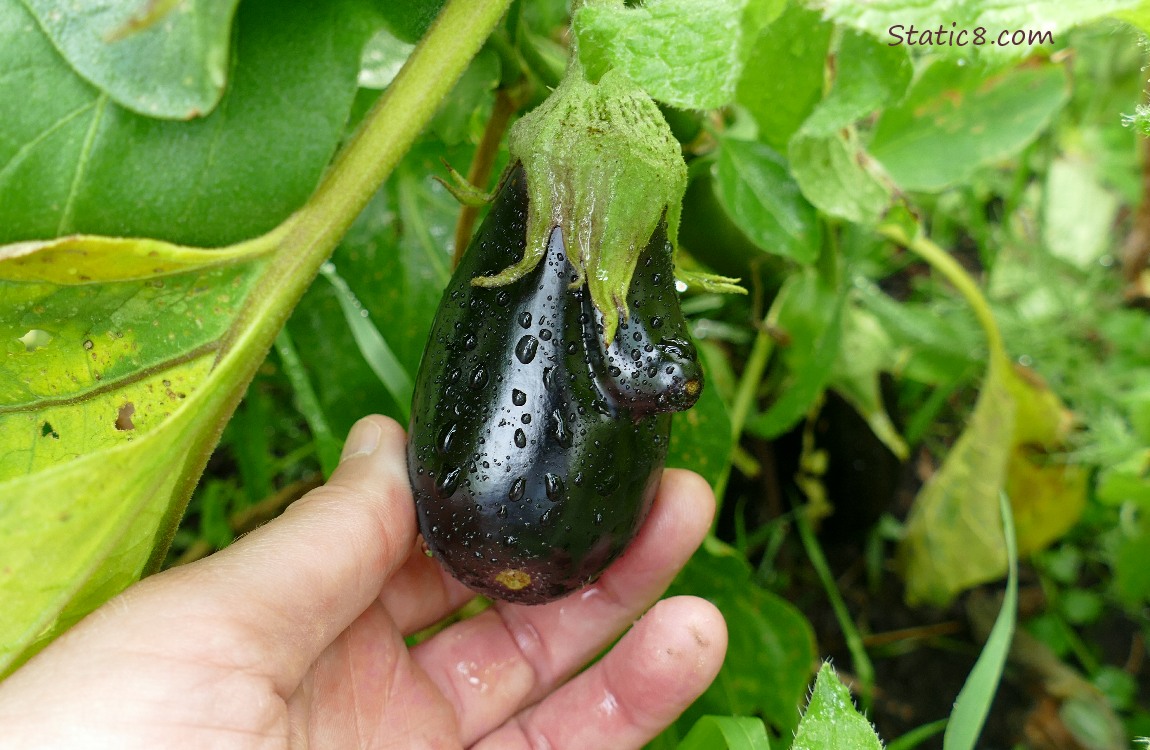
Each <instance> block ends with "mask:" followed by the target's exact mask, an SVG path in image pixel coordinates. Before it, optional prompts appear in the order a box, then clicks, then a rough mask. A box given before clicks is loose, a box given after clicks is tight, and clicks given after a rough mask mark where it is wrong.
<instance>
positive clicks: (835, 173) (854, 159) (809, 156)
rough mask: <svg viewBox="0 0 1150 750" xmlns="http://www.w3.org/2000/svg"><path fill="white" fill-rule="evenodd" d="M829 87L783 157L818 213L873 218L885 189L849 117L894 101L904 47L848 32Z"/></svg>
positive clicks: (904, 68)
mask: <svg viewBox="0 0 1150 750" xmlns="http://www.w3.org/2000/svg"><path fill="white" fill-rule="evenodd" d="M835 60H836V62H835V69H836V71H837V75H836V77H835V82H834V87H833V88H832V89H831V92H830V93H829V94H828V95H827V97H826V99H824V100H823V101H821V102H819V105H818V106H817V107H816V108H815V110H814V111H813V112H812V113H811V115H810V117H808V118H807V119H806V121H805V122H804V123H803V125H802V127H801V128H800V129H799V131H798V132H797V133H795V135H794V136H793V137H792V138H791V140H790V143H789V145H788V148H787V159H788V160H789V161H790V164H791V171H792V173H793V174H794V177H795V180H796V181H797V182H798V183H799V187H801V188H802V191H803V195H805V196H806V197H807V199H808V200H809V201H810V202H811V203H813V204H814V205H815V206H816V207H818V208H819V209H820V210H821V211H823V212H824V213H826V214H829V215H831V216H834V217H837V218H840V219H845V220H847V221H851V222H855V223H857V224H873V223H875V222H877V221H878V220H879V219H880V218H881V217H882V215H883V213H884V212H885V211H886V209H887V207H888V206H889V204H890V199H891V187H890V185H889V184H887V181H886V180H885V179H884V178H883V176H882V175H881V174H880V170H879V169H878V168H877V165H876V164H875V163H874V161H873V160H872V159H870V158H869V157H868V156H867V155H866V153H865V152H864V151H863V149H862V147H861V145H860V144H859V142H858V137H857V135H856V134H855V131H854V127H853V125H854V123H855V121H857V120H859V119H861V118H863V117H866V116H868V115H869V114H870V113H871V112H873V111H875V110H876V109H878V108H879V107H881V106H883V105H884V104H886V103H887V102H889V101H894V100H897V99H899V98H900V97H901V96H902V95H903V92H904V91H905V90H906V87H907V84H908V83H910V76H911V65H910V59H909V58H908V57H907V54H906V51H905V49H903V48H901V47H887V46H885V45H880V44H878V43H877V42H876V41H874V40H873V39H871V38H870V37H867V36H864V35H862V34H857V33H853V32H847V33H846V34H844V35H843V39H842V42H841V43H840V44H839V48H838V51H837V53H836V55H835Z"/></svg>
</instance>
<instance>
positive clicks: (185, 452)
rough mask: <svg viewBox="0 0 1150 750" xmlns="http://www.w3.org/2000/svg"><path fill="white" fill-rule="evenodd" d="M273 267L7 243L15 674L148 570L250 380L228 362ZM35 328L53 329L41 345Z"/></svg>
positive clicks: (6, 466) (9, 625)
mask: <svg viewBox="0 0 1150 750" xmlns="http://www.w3.org/2000/svg"><path fill="white" fill-rule="evenodd" d="M265 265H266V261H265V260H264V259H263V258H261V257H253V256H251V253H250V252H245V251H244V250H243V249H242V248H240V249H233V250H228V251H207V250H196V249H192V248H181V247H176V246H172V245H167V244H165V243H160V242H155V241H151V240H141V241H133V240H113V239H106V238H85V237H77V238H66V239H63V240H57V241H53V242H47V243H41V244H36V245H32V244H24V245H15V246H8V247H7V248H3V249H0V298H2V299H4V300H5V302H6V304H5V305H4V306H3V308H0V315H2V316H3V317H2V318H0V338H2V339H4V340H6V341H8V342H9V343H8V345H7V346H6V348H5V350H4V351H5V355H4V358H3V360H2V361H0V384H2V386H3V389H2V391H0V497H3V498H4V503H2V504H0V549H3V550H4V556H3V564H2V565H0V590H2V591H3V599H4V602H5V610H6V612H7V613H8V614H9V616H8V617H5V618H2V619H0V671H7V670H8V669H11V668H12V666H14V664H16V663H18V662H19V661H20V660H22V659H24V658H26V657H27V656H28V655H29V653H30V651H31V650H34V649H35V648H36V644H37V643H38V642H44V641H46V640H48V639H50V638H51V637H53V636H54V635H56V634H58V633H59V632H60V631H61V630H63V629H64V628H66V627H67V626H68V625H70V624H71V623H72V622H74V621H75V620H77V619H79V618H80V617H82V616H83V615H84V614H86V613H87V612H88V611H90V610H91V609H93V608H94V607H96V606H97V605H98V604H100V603H102V602H103V601H104V600H105V599H107V598H108V597H109V596H110V595H112V594H114V593H116V592H117V591H119V590H120V589H122V588H124V587H125V586H126V585H127V584H128V583H129V582H131V581H132V580H134V579H135V578H136V577H138V576H139V574H140V572H141V570H142V569H143V566H144V564H145V563H146V562H147V560H148V557H149V555H150V554H151V552H152V546H153V542H154V538H155V535H156V529H157V528H158V526H159V525H160V521H161V519H162V518H163V516H164V515H165V514H166V513H167V511H168V502H169V498H170V497H171V495H172V494H173V492H174V491H175V488H176V484H177V482H178V481H179V480H180V478H181V474H182V471H183V469H184V463H185V461H186V460H187V459H188V457H189V455H190V454H191V453H193V451H194V449H195V448H196V445H197V441H198V440H200V439H201V438H202V433H203V432H204V429H205V427H206V426H207V425H210V424H212V423H213V422H214V421H215V420H218V418H219V417H218V415H219V413H220V410H221V409H222V408H224V406H225V404H226V403H227V399H228V394H229V392H230V391H231V390H233V389H234V388H235V387H236V384H237V378H238V377H240V376H238V375H237V370H241V369H242V368H240V367H239V366H238V364H237V362H236V358H235V357H231V358H229V357H226V356H225V357H224V358H223V359H222V360H221V359H219V358H220V357H221V356H222V355H224V353H225V352H224V348H223V347H224V346H225V344H227V343H228V342H229V340H230V339H229V335H230V334H231V333H232V331H231V325H232V322H233V320H234V319H235V316H236V315H237V313H238V312H239V311H240V310H241V309H243V307H244V306H245V304H247V301H248V300H247V298H248V295H249V292H250V290H251V289H252V286H253V283H254V281H255V280H256V278H257V277H258V275H259V273H260V272H261V271H262V269H263V268H264V267H265ZM27 330H43V331H46V332H48V333H49V334H50V336H51V339H50V340H49V341H47V342H46V343H45V345H44V346H41V347H37V348H36V349H34V350H31V351H29V350H28V347H27V346H26V345H24V344H21V343H18V342H16V341H15V340H16V339H17V338H18V337H19V336H21V334H23V333H24V332H25V331H27Z"/></svg>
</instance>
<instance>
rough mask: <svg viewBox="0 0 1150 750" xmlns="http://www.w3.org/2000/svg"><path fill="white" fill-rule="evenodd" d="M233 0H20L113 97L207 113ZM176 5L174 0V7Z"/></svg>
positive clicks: (153, 111)
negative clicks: (183, 0) (191, 0)
mask: <svg viewBox="0 0 1150 750" xmlns="http://www.w3.org/2000/svg"><path fill="white" fill-rule="evenodd" d="M238 3H239V0H204V1H201V2H196V3H188V4H182V5H181V4H179V3H175V2H171V1H170V0H169V1H168V2H157V1H156V0H137V1H136V2H123V1H122V0H79V1H78V2H77V1H76V0H26V2H25V5H26V6H27V7H28V10H30V11H31V12H32V14H33V15H34V16H35V17H36V21H37V23H39V24H40V27H41V28H42V29H44V31H45V33H47V35H48V37H49V38H50V39H51V40H52V44H53V46H55V48H56V49H57V50H59V51H60V54H62V55H63V56H64V58H65V59H66V60H67V61H68V64H69V65H71V66H72V68H73V69H75V70H76V72H77V73H79V74H80V76H81V77H82V78H84V79H85V80H86V81H88V82H89V83H92V84H93V85H95V86H96V87H98V88H99V89H101V90H102V91H104V92H106V93H107V94H108V95H109V97H110V98H111V99H112V101H114V102H115V103H116V104H119V105H120V106H122V107H124V108H125V109H128V110H131V111H133V112H136V113H138V114H141V115H145V116H147V117H160V118H164V119H172V120H188V119H191V118H193V117H202V116H203V115H206V114H207V113H208V112H211V111H212V110H213V109H214V108H215V106H216V104H217V103H218V102H219V100H220V96H221V95H222V94H223V91H224V85H225V84H226V83H227V73H228V70H227V66H228V47H229V45H230V42H231V27H232V16H233V15H234V14H235V11H236V5H237V4H238ZM176 6H179V7H176Z"/></svg>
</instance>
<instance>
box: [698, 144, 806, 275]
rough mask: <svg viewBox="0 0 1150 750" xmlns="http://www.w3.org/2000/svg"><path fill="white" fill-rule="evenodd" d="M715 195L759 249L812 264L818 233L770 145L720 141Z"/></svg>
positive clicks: (800, 194) (784, 167)
mask: <svg viewBox="0 0 1150 750" xmlns="http://www.w3.org/2000/svg"><path fill="white" fill-rule="evenodd" d="M715 193H716V196H717V197H718V199H719V202H720V203H721V204H722V206H723V208H724V209H725V210H726V212H727V214H728V215H729V216H730V217H731V220H732V221H734V223H735V225H736V226H738V227H739V229H741V230H742V231H743V233H744V234H746V235H747V238H748V239H750V240H751V241H752V242H753V243H755V244H756V245H758V246H759V248H761V249H762V250H764V251H766V252H768V253H772V254H775V255H781V256H783V257H786V258H791V259H792V260H795V261H796V262H799V263H813V262H814V261H815V259H816V258H817V257H818V254H819V246H820V243H821V239H822V238H821V229H820V228H819V223H818V216H817V214H816V212H815V209H814V207H813V206H811V204H810V203H808V202H807V201H806V199H805V198H803V195H802V193H801V192H800V191H799V188H798V185H797V184H796V183H795V181H794V179H793V178H792V177H791V175H790V173H789V170H788V167H787V162H786V160H785V159H784V158H783V157H782V156H780V155H779V154H778V153H776V152H775V151H774V150H773V149H771V147H770V146H766V145H764V144H762V143H755V142H753V141H740V140H735V139H732V138H725V139H723V141H722V148H721V149H720V151H719V159H718V162H717V164H716V165H715Z"/></svg>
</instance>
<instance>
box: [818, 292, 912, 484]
mask: <svg viewBox="0 0 1150 750" xmlns="http://www.w3.org/2000/svg"><path fill="white" fill-rule="evenodd" d="M894 361H895V359H894V343H893V342H892V341H891V339H890V336H889V335H888V334H887V332H886V331H885V330H884V329H883V327H882V325H881V324H880V323H879V322H878V320H877V319H876V318H875V316H874V315H871V314H870V313H868V312H867V311H866V310H864V309H862V308H860V307H857V306H854V305H851V306H849V307H847V308H846V310H845V311H844V318H843V338H842V345H841V346H840V348H839V354H838V357H837V358H836V359H835V364H834V367H833V368H832V370H831V378H830V384H831V386H832V387H833V388H834V389H835V390H836V391H838V392H839V393H840V394H841V395H842V396H843V398H845V399H846V400H847V401H848V402H850V405H851V406H852V407H854V409H855V411H857V412H858V413H859V414H861V415H862V417H863V418H864V419H865V420H866V421H867V424H868V425H869V426H870V428H871V431H872V432H874V434H875V436H876V437H877V438H878V439H879V440H881V441H882V442H883V444H884V445H885V446H886V447H887V448H889V449H890V451H891V453H893V454H894V455H896V456H898V457H899V459H900V460H903V461H905V460H906V459H907V456H908V455H909V453H910V449H909V448H908V447H907V444H906V441H905V440H903V439H902V436H901V435H899V432H898V428H896V427H895V426H894V423H893V422H891V419H890V415H888V414H887V412H886V407H885V406H884V405H883V400H882V393H881V391H880V388H879V375H880V374H881V373H883V372H887V371H889V370H891V369H893V368H892V366H893V364H894Z"/></svg>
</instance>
